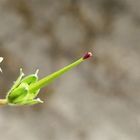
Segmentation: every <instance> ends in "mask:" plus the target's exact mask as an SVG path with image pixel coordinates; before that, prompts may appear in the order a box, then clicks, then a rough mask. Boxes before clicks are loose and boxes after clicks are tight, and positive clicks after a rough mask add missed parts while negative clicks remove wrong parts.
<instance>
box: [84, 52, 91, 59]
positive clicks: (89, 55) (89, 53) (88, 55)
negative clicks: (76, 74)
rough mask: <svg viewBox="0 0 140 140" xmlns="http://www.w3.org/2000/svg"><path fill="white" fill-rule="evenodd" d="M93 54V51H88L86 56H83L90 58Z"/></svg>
mask: <svg viewBox="0 0 140 140" xmlns="http://www.w3.org/2000/svg"><path fill="white" fill-rule="evenodd" d="M91 56H92V53H91V52H87V53H86V54H85V55H84V56H83V59H88V58H90V57H91Z"/></svg>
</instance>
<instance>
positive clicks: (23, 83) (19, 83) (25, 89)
mask: <svg viewBox="0 0 140 140" xmlns="http://www.w3.org/2000/svg"><path fill="white" fill-rule="evenodd" d="M91 56H92V53H90V52H88V53H86V54H85V55H84V56H83V57H82V58H80V59H78V60H77V61H75V62H73V63H72V64H70V65H68V66H66V67H64V68H62V69H60V70H58V71H56V72H54V73H52V74H50V75H48V76H46V77H44V78H43V79H41V80H38V70H37V71H36V72H35V74H31V75H29V76H26V77H24V73H23V72H22V69H20V75H19V77H18V79H17V80H16V82H15V83H14V85H13V86H12V88H11V89H10V90H9V92H8V93H7V95H6V98H5V99H0V105H6V104H7V105H15V106H19V105H33V104H37V103H43V101H41V100H40V99H39V98H36V97H37V95H38V93H39V91H40V89H41V88H43V87H44V86H47V85H48V84H50V83H51V82H52V81H53V80H55V79H56V78H58V77H60V76H61V75H62V74H64V73H65V72H67V71H68V70H70V69H72V68H73V67H75V66H77V65H79V64H80V63H82V62H84V60H86V59H88V58H89V57H91ZM2 60H3V59H2V58H1V59H0V61H2Z"/></svg>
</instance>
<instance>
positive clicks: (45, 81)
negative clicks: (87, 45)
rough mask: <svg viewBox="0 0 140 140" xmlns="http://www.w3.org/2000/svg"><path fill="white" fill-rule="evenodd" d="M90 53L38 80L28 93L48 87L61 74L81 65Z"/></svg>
mask: <svg viewBox="0 0 140 140" xmlns="http://www.w3.org/2000/svg"><path fill="white" fill-rule="evenodd" d="M91 56H92V53H90V52H88V53H86V54H85V55H84V56H83V57H82V58H80V59H79V60H77V61H75V62H73V63H72V64H70V65H68V66H66V67H64V68H62V69H60V70H58V71H56V72H54V73H53V74H51V75H49V76H47V77H45V78H43V79H41V80H39V81H38V82H36V83H35V84H32V85H31V86H30V88H29V90H30V92H34V91H36V90H38V89H41V88H42V87H44V86H46V85H48V84H49V83H51V82H52V81H53V80H55V79H56V78H58V77H60V76H61V75H62V74H64V73H66V72H67V71H69V70H70V69H72V68H73V67H75V66H77V65H79V64H80V63H82V62H83V61H84V60H86V59H87V58H89V57H91Z"/></svg>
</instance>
